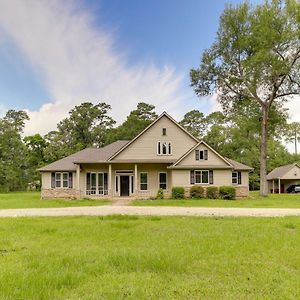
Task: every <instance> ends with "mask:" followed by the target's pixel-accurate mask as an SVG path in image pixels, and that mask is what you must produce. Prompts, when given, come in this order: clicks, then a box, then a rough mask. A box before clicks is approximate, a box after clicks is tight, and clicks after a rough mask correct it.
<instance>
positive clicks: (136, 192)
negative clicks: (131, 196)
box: [134, 164, 138, 196]
mask: <svg viewBox="0 0 300 300" xmlns="http://www.w3.org/2000/svg"><path fill="white" fill-rule="evenodd" d="M134 193H135V195H136V196H137V194H138V169H137V164H135V165H134Z"/></svg>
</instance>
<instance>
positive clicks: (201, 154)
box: [199, 150, 204, 159]
mask: <svg viewBox="0 0 300 300" xmlns="http://www.w3.org/2000/svg"><path fill="white" fill-rule="evenodd" d="M199 159H204V153H203V150H201V151H199Z"/></svg>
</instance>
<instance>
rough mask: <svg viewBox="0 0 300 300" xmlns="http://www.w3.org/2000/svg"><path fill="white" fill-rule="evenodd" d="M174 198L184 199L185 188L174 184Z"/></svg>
mask: <svg viewBox="0 0 300 300" xmlns="http://www.w3.org/2000/svg"><path fill="white" fill-rule="evenodd" d="M172 198H173V199H183V198H184V188H183V187H179V186H174V187H173V188H172Z"/></svg>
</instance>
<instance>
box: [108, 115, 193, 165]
mask: <svg viewBox="0 0 300 300" xmlns="http://www.w3.org/2000/svg"><path fill="white" fill-rule="evenodd" d="M197 142H198V141H197V139H196V138H194V137H193V136H191V135H190V134H189V133H188V132H186V131H185V130H184V129H183V128H182V127H181V126H180V125H179V124H178V123H177V122H175V121H174V120H173V119H172V118H171V117H170V116H168V115H167V114H166V113H164V114H162V115H161V116H160V117H159V118H158V119H157V120H156V121H154V122H153V123H152V124H150V126H149V127H147V128H146V129H145V130H144V131H143V132H142V133H141V134H140V135H138V136H137V137H136V138H135V139H133V140H132V141H131V142H130V143H128V145H126V146H125V147H124V148H123V149H121V150H120V151H119V152H118V153H117V154H116V155H114V156H113V157H111V160H114V161H118V160H137V159H140V160H161V161H176V160H177V159H178V158H179V157H181V156H182V155H183V154H184V153H186V152H187V151H188V150H189V149H191V148H192V147H193V146H195V145H196V144H197ZM165 145H166V147H167V148H168V149H167V154H165V153H163V152H164V151H165V149H163V147H165ZM169 147H170V150H169Z"/></svg>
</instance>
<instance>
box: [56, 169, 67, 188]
mask: <svg viewBox="0 0 300 300" xmlns="http://www.w3.org/2000/svg"><path fill="white" fill-rule="evenodd" d="M56 174H60V180H56ZM64 174H67V177H68V178H67V180H64V179H63V178H64ZM54 176H55V188H56V189H69V188H70V186H69V182H70V178H69V177H70V175H69V172H55V175H54ZM57 181H60V186H56V182H57ZM64 181H67V182H68V186H67V187H64Z"/></svg>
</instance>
